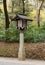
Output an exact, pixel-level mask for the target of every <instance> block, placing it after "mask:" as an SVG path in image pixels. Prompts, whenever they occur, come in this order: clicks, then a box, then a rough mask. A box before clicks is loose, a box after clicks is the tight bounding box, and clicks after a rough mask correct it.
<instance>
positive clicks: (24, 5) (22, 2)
mask: <svg viewBox="0 0 45 65" xmlns="http://www.w3.org/2000/svg"><path fill="white" fill-rule="evenodd" d="M22 4H23V14H25V3H24V0H22Z"/></svg>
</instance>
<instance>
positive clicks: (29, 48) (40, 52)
mask: <svg viewBox="0 0 45 65" xmlns="http://www.w3.org/2000/svg"><path fill="white" fill-rule="evenodd" d="M18 49H19V43H5V42H0V56H2V57H15V58H17V57H18ZM25 52H26V58H29V59H41V60H45V43H25Z"/></svg>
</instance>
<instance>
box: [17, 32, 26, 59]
mask: <svg viewBox="0 0 45 65" xmlns="http://www.w3.org/2000/svg"><path fill="white" fill-rule="evenodd" d="M18 58H19V60H25V48H24V34H23V31H20V45H19V53H18Z"/></svg>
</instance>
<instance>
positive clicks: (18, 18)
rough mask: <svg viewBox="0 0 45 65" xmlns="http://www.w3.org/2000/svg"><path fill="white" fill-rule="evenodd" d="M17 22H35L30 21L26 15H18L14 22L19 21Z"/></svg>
mask: <svg viewBox="0 0 45 65" xmlns="http://www.w3.org/2000/svg"><path fill="white" fill-rule="evenodd" d="M17 20H27V21H33V20H32V19H30V18H29V17H27V16H26V15H23V14H18V15H16V16H15V17H14V18H13V19H12V21H17Z"/></svg>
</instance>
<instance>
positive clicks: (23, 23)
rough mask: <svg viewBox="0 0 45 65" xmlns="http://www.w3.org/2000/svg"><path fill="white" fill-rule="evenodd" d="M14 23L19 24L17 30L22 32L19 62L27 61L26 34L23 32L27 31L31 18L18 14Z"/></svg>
mask: <svg viewBox="0 0 45 65" xmlns="http://www.w3.org/2000/svg"><path fill="white" fill-rule="evenodd" d="M12 21H16V22H17V27H16V28H17V29H19V30H20V40H19V41H20V44H19V52H18V59H19V60H25V55H26V54H25V46H24V33H23V31H24V30H25V29H27V21H32V20H31V19H30V18H28V17H27V16H26V15H24V14H18V15H16V16H15V17H14V18H13V19H12Z"/></svg>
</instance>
